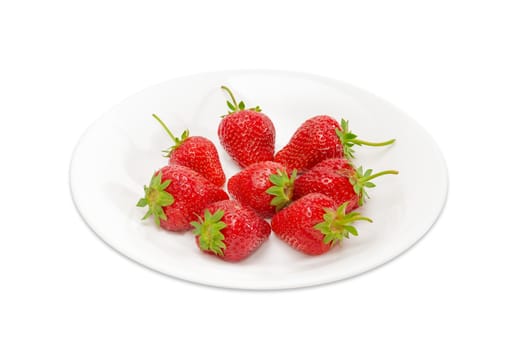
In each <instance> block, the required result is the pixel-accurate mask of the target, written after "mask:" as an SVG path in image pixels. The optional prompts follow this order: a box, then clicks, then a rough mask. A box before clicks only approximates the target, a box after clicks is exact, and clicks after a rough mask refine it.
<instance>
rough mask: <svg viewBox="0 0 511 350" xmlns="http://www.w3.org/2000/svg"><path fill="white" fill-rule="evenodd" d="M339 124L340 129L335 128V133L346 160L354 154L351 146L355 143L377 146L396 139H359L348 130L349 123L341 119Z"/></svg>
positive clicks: (350, 158) (388, 143)
mask: <svg viewBox="0 0 511 350" xmlns="http://www.w3.org/2000/svg"><path fill="white" fill-rule="evenodd" d="M340 126H341V128H340V129H339V128H336V129H335V133H336V134H337V137H338V138H339V141H340V142H341V145H342V151H343V154H344V157H345V158H346V159H348V160H353V158H354V156H355V151H354V150H353V148H352V147H353V146H355V145H357V146H362V145H366V146H374V147H379V146H387V145H390V144H392V143H394V141H396V140H395V139H391V140H388V141H384V142H370V141H364V140H360V139H359V138H358V136H357V135H356V134H354V133H352V132H351V131H350V129H349V123H348V121H347V120H345V119H341V123H340Z"/></svg>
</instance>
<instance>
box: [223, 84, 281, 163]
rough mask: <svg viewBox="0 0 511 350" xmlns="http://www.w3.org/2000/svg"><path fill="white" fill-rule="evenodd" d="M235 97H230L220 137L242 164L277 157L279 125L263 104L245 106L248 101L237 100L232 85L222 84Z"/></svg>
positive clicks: (228, 150)
mask: <svg viewBox="0 0 511 350" xmlns="http://www.w3.org/2000/svg"><path fill="white" fill-rule="evenodd" d="M222 89H224V90H225V91H227V93H228V94H229V96H230V97H231V99H232V103H231V102H230V101H227V106H228V107H229V112H228V114H227V115H226V116H224V117H223V118H222V121H221V122H220V125H219V126H218V137H219V139H220V143H221V144H222V146H223V147H224V149H225V151H226V152H227V153H228V154H229V155H230V156H231V157H232V159H234V161H236V162H237V163H238V164H239V165H240V166H241V167H246V166H248V165H250V164H253V163H258V162H262V161H265V160H273V154H274V153H275V127H274V126H273V123H272V121H271V120H270V118H268V117H267V116H266V115H264V114H263V113H261V108H259V106H257V107H254V108H249V109H245V103H244V102H243V101H241V102H240V103H237V102H236V99H235V98H234V95H233V94H232V92H231V90H229V88H227V87H225V86H222Z"/></svg>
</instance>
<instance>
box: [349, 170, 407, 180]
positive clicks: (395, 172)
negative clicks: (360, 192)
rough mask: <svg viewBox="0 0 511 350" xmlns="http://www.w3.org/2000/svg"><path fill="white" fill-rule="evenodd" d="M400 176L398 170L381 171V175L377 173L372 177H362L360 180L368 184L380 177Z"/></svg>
mask: <svg viewBox="0 0 511 350" xmlns="http://www.w3.org/2000/svg"><path fill="white" fill-rule="evenodd" d="M397 174H399V171H397V170H385V171H380V172H379V173H376V174H373V175H370V176H366V177H361V178H360V179H358V181H359V182H362V183H364V182H367V181H370V180H372V179H374V178H376V177H378V176H382V175H397Z"/></svg>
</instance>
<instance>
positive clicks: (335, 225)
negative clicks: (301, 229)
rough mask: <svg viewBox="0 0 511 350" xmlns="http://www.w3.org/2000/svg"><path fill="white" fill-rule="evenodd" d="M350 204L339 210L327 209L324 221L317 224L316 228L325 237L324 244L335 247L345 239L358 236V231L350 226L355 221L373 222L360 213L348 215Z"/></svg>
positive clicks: (345, 203) (341, 206)
mask: <svg viewBox="0 0 511 350" xmlns="http://www.w3.org/2000/svg"><path fill="white" fill-rule="evenodd" d="M348 203H349V202H344V203H343V204H342V205H340V206H339V207H338V208H337V210H333V209H331V208H325V209H324V210H325V214H324V215H323V221H322V222H320V223H318V224H316V225H315V226H314V228H315V229H316V230H318V231H320V232H321V233H322V234H323V235H324V237H323V243H325V244H330V245H335V244H336V243H339V244H340V243H341V242H342V240H343V239H344V238H349V235H350V234H351V235H353V236H358V231H357V229H356V228H355V227H354V226H353V225H350V224H351V223H352V222H354V221H359V220H364V221H369V222H372V220H371V219H369V218H367V217H365V216H362V215H361V214H360V213H354V212H352V213H349V214H346V208H347V206H348Z"/></svg>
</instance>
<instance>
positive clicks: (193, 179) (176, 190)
mask: <svg viewBox="0 0 511 350" xmlns="http://www.w3.org/2000/svg"><path fill="white" fill-rule="evenodd" d="M144 192H145V196H144V197H143V198H142V199H140V200H139V201H138V203H137V206H138V207H145V206H148V207H149V210H148V211H147V213H146V214H145V215H144V217H143V218H142V220H144V219H147V218H148V217H149V216H151V215H152V216H153V217H154V221H155V223H156V225H158V226H161V227H162V228H164V229H166V230H169V231H185V230H189V229H190V228H192V226H191V225H190V222H191V221H192V220H194V219H195V218H196V215H198V214H200V213H202V211H203V209H204V208H205V207H206V206H207V205H208V204H210V203H213V202H216V201H220V200H224V199H228V198H229V196H228V195H227V193H225V192H224V191H223V190H222V189H221V188H219V187H217V186H215V185H214V184H212V183H211V182H210V181H209V180H207V179H206V178H204V177H203V176H202V175H200V174H199V173H197V172H195V171H194V170H192V169H190V168H187V167H185V166H181V165H178V164H170V165H167V166H165V167H163V168H161V169H160V170H158V171H157V172H156V173H155V174H154V175H153V177H152V178H151V182H150V184H149V186H144Z"/></svg>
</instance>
